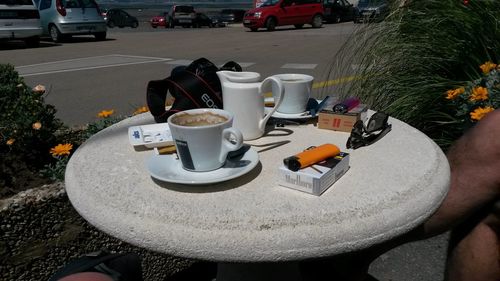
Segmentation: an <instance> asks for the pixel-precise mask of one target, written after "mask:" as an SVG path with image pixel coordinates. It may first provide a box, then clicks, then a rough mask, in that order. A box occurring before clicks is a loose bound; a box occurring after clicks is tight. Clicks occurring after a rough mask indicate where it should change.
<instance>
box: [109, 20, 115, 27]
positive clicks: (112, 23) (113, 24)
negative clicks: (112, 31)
mask: <svg viewBox="0 0 500 281" xmlns="http://www.w3.org/2000/svg"><path fill="white" fill-rule="evenodd" d="M108 27H109V28H113V27H115V23H114V22H113V21H112V20H110V21H108Z"/></svg>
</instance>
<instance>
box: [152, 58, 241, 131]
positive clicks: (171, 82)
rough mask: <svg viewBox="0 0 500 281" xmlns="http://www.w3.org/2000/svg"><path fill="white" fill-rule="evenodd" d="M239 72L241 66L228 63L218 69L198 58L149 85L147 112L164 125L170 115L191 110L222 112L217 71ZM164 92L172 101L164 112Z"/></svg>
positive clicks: (165, 97) (231, 62)
mask: <svg viewBox="0 0 500 281" xmlns="http://www.w3.org/2000/svg"><path fill="white" fill-rule="evenodd" d="M219 70H230V71H241V70H242V69H241V66H240V65H239V64H238V63H236V62H234V61H229V62H227V63H226V64H224V65H223V66H222V67H221V68H218V67H217V66H216V65H215V64H213V63H212V62H211V61H209V60H207V59H206V58H199V59H197V60H195V61H193V62H192V63H191V64H189V65H188V66H178V67H175V68H174V69H173V70H172V73H171V75H170V76H169V77H167V78H165V79H162V80H152V81H149V83H148V86H147V92H146V99H147V104H148V107H149V111H150V112H151V114H152V115H153V117H154V119H155V121H156V122H157V123H163V122H167V119H168V117H170V115H172V114H174V113H176V112H179V111H183V110H187V109H193V108H219V109H222V90H221V84H220V80H219V77H218V76H217V73H216V72H217V71H219ZM167 92H170V93H171V95H172V97H173V98H174V103H173V104H172V107H171V108H170V109H169V110H166V109H165V103H166V100H167Z"/></svg>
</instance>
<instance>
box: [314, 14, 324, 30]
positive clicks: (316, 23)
mask: <svg viewBox="0 0 500 281" xmlns="http://www.w3.org/2000/svg"><path fill="white" fill-rule="evenodd" d="M311 25H312V27H314V28H320V27H321V26H322V25H323V17H322V16H321V15H315V16H314V18H313V20H312V23H311Z"/></svg>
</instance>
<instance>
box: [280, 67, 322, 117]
mask: <svg viewBox="0 0 500 281" xmlns="http://www.w3.org/2000/svg"><path fill="white" fill-rule="evenodd" d="M271 77H276V78H278V79H280V80H281V83H282V84H283V87H284V88H285V93H284V95H283V101H282V102H281V104H280V106H278V108H277V109H276V111H277V112H279V113H286V114H297V113H302V112H305V111H306V109H307V102H308V101H309V98H310V97H311V91H312V84H313V80H314V77H312V76H310V75H306V74H292V73H290V74H276V75H273V76H271ZM275 92H276V91H273V93H275ZM273 97H274V94H273ZM274 99H275V100H276V97H274Z"/></svg>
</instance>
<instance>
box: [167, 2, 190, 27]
mask: <svg viewBox="0 0 500 281" xmlns="http://www.w3.org/2000/svg"><path fill="white" fill-rule="evenodd" d="M195 17H196V12H195V11H194V7H193V6H188V5H174V6H172V8H171V9H170V11H169V12H168V26H169V27H170V28H174V27H175V26H177V25H181V26H183V27H189V26H192V25H193V21H194V18H195Z"/></svg>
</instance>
